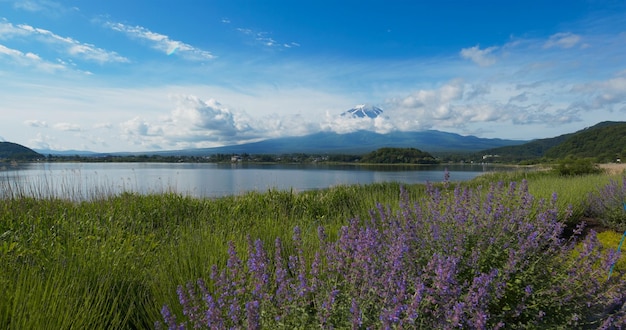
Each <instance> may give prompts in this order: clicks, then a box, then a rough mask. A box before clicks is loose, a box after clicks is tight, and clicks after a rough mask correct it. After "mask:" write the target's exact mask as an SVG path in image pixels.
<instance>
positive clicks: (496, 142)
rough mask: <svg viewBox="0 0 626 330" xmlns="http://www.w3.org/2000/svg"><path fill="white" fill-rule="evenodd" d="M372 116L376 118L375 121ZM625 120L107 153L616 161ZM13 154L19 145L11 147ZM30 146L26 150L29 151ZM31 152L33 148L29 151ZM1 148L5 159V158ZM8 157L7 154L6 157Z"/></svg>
mask: <svg viewBox="0 0 626 330" xmlns="http://www.w3.org/2000/svg"><path fill="white" fill-rule="evenodd" d="M376 109H378V108H375V107H367V106H361V107H355V108H354V109H351V110H354V111H351V110H349V111H346V112H345V115H346V116H347V115H350V116H357V117H360V116H367V117H370V116H374V115H376V116H380V115H381V114H382V110H380V109H378V110H380V111H377V110H376ZM370 118H371V117H370ZM624 146H626V122H601V123H598V124H597V125H594V126H591V127H588V128H585V129H583V130H580V131H577V132H574V133H569V134H564V135H560V136H557V137H553V138H546V139H537V140H532V141H520V140H506V139H485V138H479V137H475V136H463V135H459V134H455V133H447V132H442V131H436V130H426V131H419V132H391V133H387V134H379V133H375V132H371V131H357V132H353V133H347V134H338V133H334V132H319V133H315V134H311V135H306V136H297V137H283V138H276V139H269V140H265V141H260V142H254V143H247V144H240V145H231V146H223V147H215V148H200V149H186V150H170V151H154V152H142V153H123V152H118V153H107V155H131V154H145V155H162V156H207V155H212V154H243V153H247V154H273V155H279V154H290V153H305V154H351V155H361V154H366V153H368V152H372V151H374V150H377V149H380V148H385V147H393V148H416V149H419V150H422V151H425V152H429V153H465V154H475V155H476V154H478V155H492V156H495V157H494V158H497V159H498V161H500V162H521V161H527V160H533V159H540V158H544V157H545V158H547V159H559V158H564V157H568V156H573V157H591V158H594V159H597V160H599V161H615V160H616V159H617V158H621V157H626V147H624ZM11 148H13V150H17V149H14V148H15V146H13V145H11ZM24 148H25V147H24ZM28 150H30V149H28ZM36 151H37V152H39V153H40V154H43V155H48V154H52V155H66V156H67V155H81V156H98V155H105V154H97V153H93V152H90V151H64V152H55V151H53V150H36ZM2 155H3V154H2V149H0V158H2ZM4 155H6V154H4Z"/></svg>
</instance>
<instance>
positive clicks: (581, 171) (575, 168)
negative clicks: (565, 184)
mask: <svg viewBox="0 0 626 330" xmlns="http://www.w3.org/2000/svg"><path fill="white" fill-rule="evenodd" d="M555 170H556V172H557V173H559V174H560V175H564V176H574V175H585V174H596V173H600V172H602V169H601V168H600V167H599V166H598V165H596V164H595V163H594V162H593V160H592V159H590V158H566V159H563V160H561V161H560V162H559V164H558V165H557V166H556V168H555Z"/></svg>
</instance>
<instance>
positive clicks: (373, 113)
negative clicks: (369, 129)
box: [341, 104, 383, 119]
mask: <svg viewBox="0 0 626 330" xmlns="http://www.w3.org/2000/svg"><path fill="white" fill-rule="evenodd" d="M382 113H383V110H382V109H381V108H377V107H375V106H371V105H367V104H361V105H357V106H355V107H354V108H352V109H350V110H348V111H346V112H344V113H342V114H341V115H342V116H352V117H355V118H372V119H374V118H376V117H379V116H381V114H382Z"/></svg>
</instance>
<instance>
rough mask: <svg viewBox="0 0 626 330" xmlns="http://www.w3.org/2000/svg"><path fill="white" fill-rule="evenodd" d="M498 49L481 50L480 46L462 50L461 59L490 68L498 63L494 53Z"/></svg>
mask: <svg viewBox="0 0 626 330" xmlns="http://www.w3.org/2000/svg"><path fill="white" fill-rule="evenodd" d="M497 49H498V47H489V48H485V49H480V46H478V45H476V46H474V47H470V48H463V49H461V57H463V58H466V59H469V60H472V61H473V62H474V63H476V64H478V65H480V66H490V65H492V64H494V63H496V58H495V56H494V55H493V54H492V53H493V52H494V51H495V50H497Z"/></svg>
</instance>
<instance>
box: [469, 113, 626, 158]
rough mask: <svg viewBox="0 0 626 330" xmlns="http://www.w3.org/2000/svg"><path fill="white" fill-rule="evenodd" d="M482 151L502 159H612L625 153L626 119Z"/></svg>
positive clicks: (625, 154) (624, 155)
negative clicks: (625, 120)
mask: <svg viewBox="0 0 626 330" xmlns="http://www.w3.org/2000/svg"><path fill="white" fill-rule="evenodd" d="M481 153H482V154H483V155H498V160H499V161H501V162H521V161H529V160H536V159H540V158H547V159H562V158H567V157H576V158H593V159H594V160H595V161H597V162H613V161H615V160H616V159H617V158H622V159H623V158H624V157H626V122H611V121H605V122H601V123H598V124H596V125H594V126H591V127H588V128H585V129H582V130H580V131H577V132H574V133H569V134H564V135H560V136H557V137H553V138H547V139H539V140H533V141H530V142H528V143H524V144H521V145H516V146H506V147H500V148H493V149H487V150H483V151H482V152H481Z"/></svg>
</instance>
